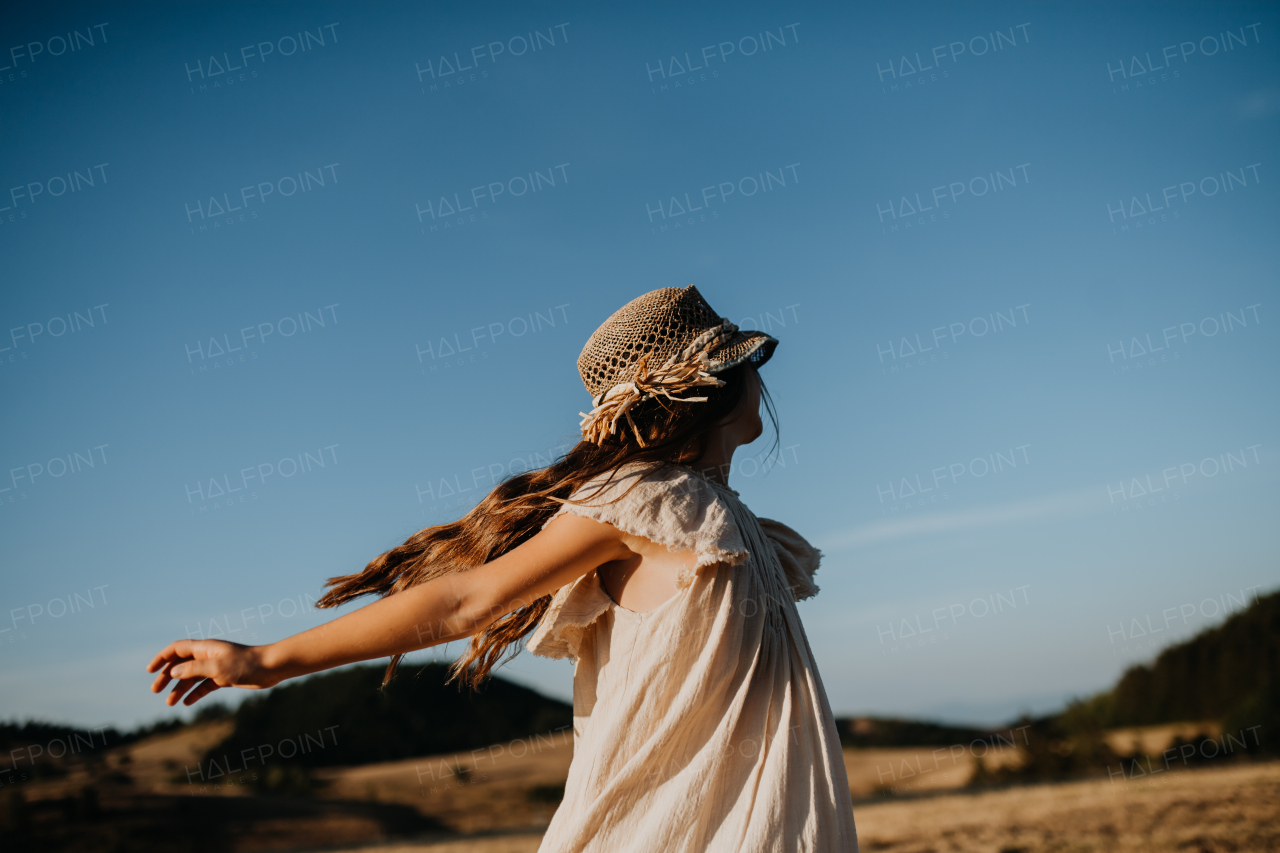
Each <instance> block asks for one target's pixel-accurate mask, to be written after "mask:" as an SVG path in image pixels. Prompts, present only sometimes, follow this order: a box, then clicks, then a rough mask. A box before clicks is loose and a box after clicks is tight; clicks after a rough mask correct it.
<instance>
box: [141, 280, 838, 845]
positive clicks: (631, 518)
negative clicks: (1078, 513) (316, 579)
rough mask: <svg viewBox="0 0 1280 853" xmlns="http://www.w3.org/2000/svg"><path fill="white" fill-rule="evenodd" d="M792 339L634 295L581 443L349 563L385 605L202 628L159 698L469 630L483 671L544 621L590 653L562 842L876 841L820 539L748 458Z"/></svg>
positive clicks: (612, 342) (166, 661) (471, 679)
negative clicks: (857, 822)
mask: <svg viewBox="0 0 1280 853" xmlns="http://www.w3.org/2000/svg"><path fill="white" fill-rule="evenodd" d="M777 343H778V342H777V341H776V340H775V339H774V338H773V337H771V336H770V335H767V334H765V333H763V332H751V331H740V330H739V329H738V328H737V326H735V325H733V324H732V323H730V322H729V321H728V320H727V319H725V318H722V317H720V316H719V315H718V314H716V312H715V311H713V310H712V308H711V306H710V305H708V304H707V302H706V301H705V300H704V299H703V298H702V296H701V294H699V293H698V291H697V289H696V288H694V287H693V285H689V286H688V287H686V288H682V289H679V288H664V289H662V290H656V291H653V292H651V293H647V294H645V295H644V296H641V297H639V298H637V299H635V300H633V301H631V302H630V303H628V304H627V305H625V306H623V307H622V308H621V309H620V310H619V311H618V312H617V313H615V314H614V315H613V316H612V317H610V318H609V319H608V320H607V321H606V322H605V323H604V324H603V325H602V326H601V327H600V328H599V329H597V330H596V331H595V333H594V334H592V336H591V338H590V340H588V341H587V345H586V347H585V349H584V350H583V352H582V355H581V356H580V357H579V359H578V369H579V372H580V373H581V375H582V380H583V383H584V384H585V385H586V387H587V390H588V391H589V392H591V393H592V394H593V395H594V397H593V403H594V408H593V409H592V410H591V412H589V413H583V414H582V424H581V426H582V431H583V436H584V440H583V441H582V442H580V443H579V444H578V445H577V446H575V447H574V448H573V449H572V450H571V451H570V452H569V453H568V454H567V455H566V456H565V457H564V458H562V459H560V460H559V461H558V462H556V463H555V464H553V465H551V466H550V467H548V468H546V469H543V470H539V471H529V472H526V473H524V474H520V475H519V476H515V477H512V478H510V479H509V480H507V481H505V482H504V483H502V484H501V485H499V486H498V487H497V488H495V489H494V490H493V492H492V493H490V494H489V495H488V496H487V497H486V498H485V499H484V500H482V501H481V502H480V503H479V505H477V506H476V507H475V509H473V510H471V512H469V513H468V514H467V515H466V516H465V517H464V518H462V519H461V520H459V521H456V522H454V523H452V524H445V525H441V526H438V527H429V528H427V529H425V530H422V531H420V532H418V533H417V534H415V535H414V536H412V537H410V538H409V540H408V541H406V542H405V543H404V544H403V545H401V546H399V547H398V548H394V549H392V550H391V551H388V552H387V553H385V554H383V555H382V556H380V557H378V558H377V559H376V560H374V561H373V562H371V563H370V564H369V565H368V566H367V567H366V568H365V570H364V571H363V572H360V573H359V574H355V575H348V576H345V577H337V578H331V579H330V580H329V581H328V585H329V586H330V587H332V588H331V589H330V590H329V592H328V593H327V594H326V595H325V596H324V598H322V599H321V600H320V602H319V604H320V605H321V606H329V607H331V606H334V605H338V604H342V603H343V602H346V601H349V600H351V599H353V598H356V597H358V596H362V595H367V594H369V593H377V594H379V595H381V596H382V598H381V599H380V600H379V601H376V602H374V603H372V604H370V605H368V606H366V607H364V608H362V609H360V610H356V611H354V612H352V613H348V614H347V615H345V616H342V617H341V618H339V619H335V620H333V621H332V622H329V623H328V624H325V625H321V626H319V627H316V628H312V629H311V630H309V631H305V632H303V633H301V634H297V635H295V636H293V637H289V638H287V639H285V640H281V641H280V642H277V643H271V644H268V645H265V646H244V645H239V644H237V643H228V642H223V641H220V640H179V641H178V642H176V643H172V644H171V645H170V646H169V647H168V648H166V649H165V650H164V651H162V652H160V654H158V655H157V656H156V657H155V659H154V660H152V661H151V664H150V665H149V666H148V668H147V669H148V671H149V672H158V673H159V674H158V676H157V677H156V680H155V683H154V684H153V685H152V690H153V691H154V692H157V693H158V692H160V691H162V690H163V689H164V688H165V687H166V685H168V684H169V682H171V681H173V682H175V684H174V687H173V690H172V692H170V693H169V696H168V698H167V700H166V701H167V703H168V704H169V705H175V704H177V703H178V702H179V701H182V702H183V703H184V704H187V705H190V704H192V703H193V702H195V701H197V700H199V699H200V698H202V697H204V696H207V695H208V694H209V693H211V692H212V691H214V690H217V689H218V688H220V687H245V688H265V687H271V686H273V685H275V684H279V683H280V682H281V681H283V680H285V679H286V678H296V677H298V676H300V675H306V674H308V673H313V672H318V671H320V670H323V669H328V668H330V667H335V666H341V665H343V664H348V663H354V662H356V661H364V660H371V659H374V658H380V657H386V656H390V657H391V664H390V666H389V667H388V668H387V675H386V680H387V681H389V680H390V678H391V676H392V674H393V673H394V670H395V667H396V665H397V663H398V662H399V660H400V658H401V657H402V656H403V655H404V654H406V653H407V652H410V651H414V650H416V649H424V648H428V647H430V646H434V645H437V644H440V643H447V642H449V641H450V640H456V639H460V638H464V637H471V638H472V640H471V644H470V646H469V648H468V650H467V652H466V653H465V654H464V655H463V656H462V657H460V658H459V659H458V661H457V662H456V663H455V664H454V665H453V675H454V677H455V678H458V679H460V680H461V681H463V682H466V683H469V684H471V685H472V686H475V685H477V684H478V683H480V682H481V681H482V680H483V679H484V678H485V677H487V676H488V674H489V673H490V672H491V670H492V669H493V668H494V667H495V666H496V665H497V664H498V663H500V662H501V658H502V656H503V654H504V652H505V651H507V650H508V649H509V648H512V647H513V646H514V644H516V643H518V642H519V641H520V640H521V639H523V638H524V637H525V636H526V635H531V636H529V639H528V641H527V643H526V648H528V649H529V651H531V652H533V653H534V654H537V655H543V656H546V657H552V658H570V659H572V660H574V662H575V669H574V689H573V713H574V754H573V762H572V765H571V767H570V770H569V778H568V781H567V782H566V784H565V796H564V801H563V802H562V803H561V805H560V808H559V809H558V810H557V811H556V814H555V817H554V818H553V819H552V821H551V824H550V826H549V827H548V829H547V832H546V835H545V837H544V839H543V842H542V846H541V848H540V850H541V851H556V853H560V852H561V851H566V853H567V852H568V851H573V853H585V851H608V853H619V851H637V853H640V851H646V853H647V852H648V851H689V853H692V851H726V853H729V851H733V853H737V851H784V850H785V851H792V850H813V851H818V850H821V851H850V850H852V851H856V850H857V844H858V842H857V837H856V834H855V830H854V822H853V808H852V800H851V798H850V795H849V787H848V781H847V779H846V776H845V768H844V761H843V757H842V753H841V748H840V740H839V736H838V733H837V731H836V726H835V720H834V718H833V716H832V713H831V708H830V706H829V704H828V702H827V697H826V692H825V690H824V689H823V686H822V681H821V679H820V678H819V677H818V671H817V668H816V666H815V665H814V661H813V654H812V652H811V650H810V649H809V643H808V640H807V639H806V637H805V633H804V629H803V627H802V626H801V624H800V618H799V615H798V613H797V611H796V606H795V602H796V601H798V600H800V599H803V598H808V597H809V596H812V595H814V594H815V593H816V592H817V591H818V588H817V587H816V586H815V585H814V583H813V580H812V577H813V574H814V572H815V571H816V570H817V567H818V562H819V558H820V556H821V555H820V553H819V552H818V550H817V549H815V548H814V547H813V546H811V545H810V544H809V543H808V542H806V541H805V540H804V539H803V538H802V537H801V536H800V535H799V534H797V533H796V532H795V531H794V530H792V529H791V528H789V527H787V526H786V525H783V524H780V523H779V522H776V521H771V520H769V519H759V518H756V516H755V515H753V514H752V512H751V511H750V510H749V509H747V507H746V506H745V505H744V504H743V503H742V502H741V501H740V500H739V499H738V492H736V491H735V490H733V489H731V488H729V486H728V483H727V479H726V473H725V472H726V471H727V470H728V469H729V467H730V465H731V463H732V459H733V453H734V450H735V449H737V448H738V447H739V446H741V445H744V444H749V443H750V442H752V441H754V440H755V439H756V438H758V437H759V436H760V434H761V433H762V432H763V429H764V426H763V423H762V422H761V419H760V411H759V409H760V402H761V393H762V391H763V390H764V389H763V384H762V382H761V380H760V378H759V374H758V373H757V367H758V366H760V365H762V364H764V363H765V362H766V361H768V360H769V358H770V357H771V356H772V354H773V350H774V347H775V346H776V345H777ZM765 401H766V407H767V408H768V410H769V414H770V417H771V419H772V418H773V409H772V405H771V403H770V402H769V401H768V397H767V392H766V396H765ZM774 425H775V428H776V419H775V424H774ZM514 651H518V646H517V647H514V649H513V651H512V653H514ZM384 683H385V682H384Z"/></svg>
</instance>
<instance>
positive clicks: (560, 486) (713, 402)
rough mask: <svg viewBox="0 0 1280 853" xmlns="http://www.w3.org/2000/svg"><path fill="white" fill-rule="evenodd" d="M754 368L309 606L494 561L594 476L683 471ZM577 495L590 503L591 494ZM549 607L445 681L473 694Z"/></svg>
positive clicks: (493, 502)
mask: <svg viewBox="0 0 1280 853" xmlns="http://www.w3.org/2000/svg"><path fill="white" fill-rule="evenodd" d="M755 369H756V368H755V366H754V365H753V364H751V363H749V362H744V363H743V364H740V365H738V366H736V367H732V368H730V369H729V370H726V371H724V372H722V373H720V374H718V378H720V379H723V380H724V382H725V384H724V385H722V386H719V387H701V388H695V389H692V390H690V391H689V392H687V393H685V394H682V395H680V396H689V397H695V396H705V397H707V398H708V399H707V400H706V402H680V401H678V400H668V399H664V398H661V397H659V398H655V399H649V400H645V401H644V402H642V403H640V404H639V405H637V406H636V407H635V408H634V409H632V410H631V415H632V418H633V420H634V421H635V424H636V427H637V428H638V429H639V430H640V433H641V435H642V436H643V437H644V440H645V444H646V445H647V446H646V447H641V446H640V445H639V444H638V443H637V441H636V438H635V436H634V435H633V434H632V433H631V430H630V429H629V428H628V425H627V424H626V422H625V419H624V420H623V421H622V422H620V423H619V424H618V427H619V430H618V432H617V433H615V434H614V435H612V436H610V437H609V438H608V439H607V440H606V441H605V442H604V443H603V444H601V445H596V444H592V443H591V442H588V441H580V442H578V444H576V445H575V446H574V447H573V449H571V450H570V451H569V452H568V453H566V454H565V455H564V456H562V457H561V458H560V459H558V460H556V461H555V462H554V463H552V464H551V465H549V466H547V467H546V468H539V469H535V470H532V471H526V472H524V473H521V474H516V475H514V476H512V477H509V478H507V479H506V480H504V481H503V482H501V483H499V484H498V485H497V486H496V487H495V488H494V489H493V491H491V492H490V493H489V494H488V495H487V496H485V498H484V499H483V500H481V501H480V503H478V504H477V505H476V506H475V507H474V508H473V509H472V510H471V511H470V512H468V513H467V514H466V515H465V516H463V517H462V518H460V519H458V520H457V521H454V522H450V523H449V524H440V525H436V526H434V527H427V528H424V529H423V530H419V531H418V532H417V533H415V534H413V535H412V536H410V537H409V538H408V539H407V540H405V542H404V544H402V545H400V546H398V547H396V548H392V549H391V550H390V551H388V552H386V553H385V554H382V555H381V556H379V557H378V558H377V559H375V560H373V561H372V562H371V563H369V565H368V566H366V567H365V569H364V571H362V572H359V573H358V574H353V575H343V576H341V577H334V578H330V579H329V580H328V581H326V583H325V585H326V586H328V587H332V589H330V590H329V591H328V592H327V593H325V595H324V597H323V598H321V599H320V600H319V601H318V602H317V603H316V604H317V606H318V607H336V606H338V605H340V604H345V603H346V602H348V601H351V600H352V599H355V598H359V597H360V596H362V595H370V594H374V593H376V594H379V595H382V596H387V595H392V594H394V593H397V592H400V591H402V590H405V589H408V588H409V587H411V586H416V585H417V584H420V583H424V582H426V581H429V580H432V579H434V578H438V577H441V576H443V575H447V574H449V573H451V572H463V571H466V570H467V569H471V568H475V567H476V566H480V565H483V564H484V563H487V562H489V561H490V560H493V559H496V558H497V557H500V556H502V555H503V554H505V553H506V552H508V551H510V550H511V549H512V548H515V547H516V546H518V545H520V544H521V543H523V542H525V541H526V540H528V539H530V538H532V537H533V535H534V534H536V533H537V532H538V531H539V530H540V529H541V528H542V525H543V524H545V523H546V522H547V520H548V519H550V518H551V516H552V515H554V514H555V512H556V510H558V509H559V508H560V506H561V502H562V501H564V500H565V499H567V498H569V497H570V495H572V494H573V493H574V491H575V490H576V489H577V488H578V487H579V486H581V485H583V484H584V483H586V482H587V481H588V480H591V479H592V478H593V477H596V476H599V475H602V474H607V473H610V472H616V471H617V469H618V468H619V467H620V466H622V465H623V464H626V463H628V462H642V463H652V468H655V469H656V468H659V467H661V466H662V465H663V464H666V463H672V462H674V463H678V464H690V463H691V462H693V461H695V460H697V459H699V458H701V457H702V455H703V452H704V451H705V449H706V441H707V434H708V433H709V432H710V431H711V430H712V429H713V428H715V427H716V426H719V425H721V424H723V423H726V422H728V421H729V420H730V419H731V418H732V417H733V416H734V414H735V413H736V412H737V410H738V406H739V405H740V404H742V403H743V400H744V399H745V398H746V396H747V391H748V376H749V374H748V372H749V371H750V372H755ZM757 376H758V374H757ZM760 398H761V401H762V402H763V404H764V407H765V410H766V411H767V413H768V415H769V420H770V421H771V422H772V424H773V430H774V443H773V446H772V447H771V448H770V453H772V452H773V451H774V450H776V448H777V446H778V435H777V432H778V419H777V414H776V412H775V411H774V407H773V400H772V398H771V397H770V396H769V392H768V389H767V388H765V387H764V382H763V381H761V382H760ZM608 479H610V480H611V479H612V477H610V478H608ZM585 497H586V498H588V499H589V498H590V495H586V496H585ZM550 603H551V596H550V595H546V596H543V597H542V598H539V599H537V600H536V601H534V602H532V603H531V604H528V605H526V606H524V607H521V608H519V609H518V610H515V611H513V612H511V613H509V614H507V615H506V616H504V617H502V618H501V619H498V620H497V621H496V622H494V623H493V624H492V625H490V626H489V627H488V628H487V629H485V630H484V631H483V632H481V633H479V634H476V635H474V636H473V637H472V639H471V644H470V646H469V648H468V649H467V652H466V654H464V655H462V656H461V657H459V658H458V660H457V661H455V662H454V664H453V666H452V667H451V669H450V680H451V681H452V680H458V681H459V684H460V685H461V684H467V685H469V686H471V687H472V688H475V687H477V686H479V685H480V684H481V683H482V682H483V681H484V680H485V679H486V678H488V676H489V674H490V672H491V671H492V670H493V669H494V667H496V666H498V665H499V664H500V663H502V662H503V659H504V655H506V659H510V658H511V657H514V656H515V655H516V654H517V653H518V652H519V650H520V647H519V646H518V645H516V644H517V643H518V642H519V641H520V640H521V639H522V638H523V637H524V636H525V635H527V634H528V633H529V632H530V631H532V630H533V629H534V628H536V627H537V625H538V622H539V621H540V620H541V619H542V617H543V616H544V615H545V614H546V612H547V607H548V606H549V605H550ZM508 652H509V653H508ZM400 658H401V655H395V656H393V657H392V658H391V663H390V665H388V667H387V672H386V676H385V677H384V678H383V686H386V685H387V684H388V683H389V682H390V681H391V677H392V676H393V675H394V674H395V670H396V667H397V665H398V664H399V663H400Z"/></svg>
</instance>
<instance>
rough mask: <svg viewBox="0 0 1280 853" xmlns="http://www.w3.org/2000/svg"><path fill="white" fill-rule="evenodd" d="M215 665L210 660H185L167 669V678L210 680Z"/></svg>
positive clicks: (176, 662)
mask: <svg viewBox="0 0 1280 853" xmlns="http://www.w3.org/2000/svg"><path fill="white" fill-rule="evenodd" d="M214 669H215V663H214V662H213V661H211V660H192V659H190V658H187V659H186V660H180V661H175V662H174V664H173V666H171V667H169V676H170V677H171V678H183V679H186V678H212V677H213V676H214Z"/></svg>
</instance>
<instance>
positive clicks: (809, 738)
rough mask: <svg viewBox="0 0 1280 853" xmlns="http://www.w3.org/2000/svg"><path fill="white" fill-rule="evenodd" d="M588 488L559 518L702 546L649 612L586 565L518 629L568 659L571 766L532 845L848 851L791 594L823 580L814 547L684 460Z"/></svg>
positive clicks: (830, 731) (851, 835)
mask: <svg viewBox="0 0 1280 853" xmlns="http://www.w3.org/2000/svg"><path fill="white" fill-rule="evenodd" d="M603 479H604V478H603V477H601V478H599V480H601V481H602V480H603ZM637 480H638V481H639V482H636V481H637ZM633 483H634V484H635V487H634V488H633V489H632V490H631V492H630V494H628V495H626V496H625V497H623V498H622V499H621V500H619V501H617V502H614V503H609V502H608V501H610V500H611V499H612V498H614V497H616V496H617V495H619V494H621V493H622V492H624V491H626V490H627V488H629V487H631V486H632V484H633ZM596 488H597V486H596V485H595V484H594V483H588V484H586V485H584V486H583V487H582V488H581V489H579V490H578V491H577V492H575V493H574V497H573V499H574V500H584V501H587V502H589V503H590V504H591V505H590V506H583V505H571V504H566V505H564V506H562V507H561V509H560V510H559V512H557V513H556V515H559V514H560V513H561V512H572V513H574V514H576V515H583V516H586V517H588V518H593V519H596V520H598V521H605V522H608V523H610V524H612V525H614V526H615V527H617V528H619V529H620V530H623V531H625V532H627V533H631V534H634V535H639V536H643V537H645V538H647V539H649V540H651V541H653V542H656V543H659V544H664V545H666V546H667V547H668V548H670V549H671V550H672V551H694V552H696V553H697V560H696V566H695V567H694V568H689V569H685V570H683V571H682V572H681V573H680V575H679V576H678V578H677V586H678V588H679V591H678V592H677V593H676V594H675V595H674V596H672V597H671V598H670V599H668V600H667V601H665V602H663V603H662V604H661V605H659V606H658V607H657V608H655V609H653V610H650V611H648V612H645V613H634V612H632V611H629V610H626V609H624V608H622V607H619V606H618V605H617V604H615V603H614V602H613V600H612V599H611V598H610V597H609V595H608V594H607V593H606V592H605V591H604V589H603V588H602V587H601V585H600V580H599V576H598V575H597V574H596V572H594V571H593V572H590V573H588V574H586V575H584V576H583V577H581V578H579V579H578V580H576V581H574V582H573V583H571V584H567V585H566V586H564V587H561V588H560V589H559V590H558V591H557V592H556V593H555V595H554V597H553V599H552V604H551V608H550V609H549V610H548V612H547V614H546V616H545V617H544V618H543V620H542V622H541V624H540V625H539V626H538V628H537V630H536V631H535V632H534V633H533V635H532V636H531V637H530V638H529V641H528V643H527V648H528V649H529V651H531V652H533V653H534V654H537V655H542V656H544V657H551V658H571V659H573V660H575V662H576V666H575V669H574V685H573V715H574V754H573V762H572V764H571V766H570V768H569V778H568V781H567V782H566V784H565V795H564V801H563V802H562V803H561V804H560V807H559V809H558V810H557V811H556V813H555V817H554V818H553V819H552V821H551V824H550V826H549V827H548V828H547V832H546V835H545V837H544V838H543V841H542V846H541V847H539V853H570V851H572V853H586V851H601V853H628V852H629V851H635V853H659V851H661V853H676V851H682V852H683V851H687V853H694V851H698V853H702V852H703V851H724V853H744V851H751V853H754V851H799V850H804V851H833V853H834V851H842V853H843V851H856V850H857V849H858V840H857V834H856V832H855V828H854V821H853V803H852V800H851V798H850V796H849V783H848V779H847V777H846V775H845V767H844V760H843V756H842V753H841V747H840V738H839V735H838V733H837V731H836V725H835V719H834V717H833V716H832V713H831V707H830V705H829V703H828V702H827V696H826V691H825V690H824V689H823V686H822V680H821V679H820V678H819V676H818V670H817V667H816V666H815V664H814V661H813V652H812V651H811V650H810V648H809V641H808V639H807V638H806V637H805V633H804V628H803V627H802V626H801V624H800V616H799V614H798V612H797V611H796V606H795V602H796V601H798V600H800V599H803V598H808V597H810V596H812V595H814V594H815V593H817V591H818V588H817V587H816V586H815V585H814V583H813V580H812V577H813V573H814V572H815V571H816V570H817V568H818V562H819V559H820V557H821V554H820V552H819V551H818V550H817V549H816V548H814V547H813V546H812V545H810V544H809V543H808V542H806V541H805V540H804V539H803V538H802V537H801V536H800V535H799V534H797V533H796V532H795V531H794V530H792V529H791V528H789V527H787V526H786V525H784V524H780V523H779V522H776V521H771V520H769V519H757V518H756V517H755V515H754V514H752V512H751V510H749V509H747V507H746V506H745V505H744V504H743V503H742V502H741V501H740V500H739V499H738V493H737V492H736V491H734V490H733V489H730V488H728V487H726V486H721V485H719V484H718V483H715V482H713V481H711V480H709V479H707V478H705V477H703V476H702V475H700V474H698V473H696V472H694V471H693V470H692V469H690V468H686V467H684V466H677V465H667V466H664V467H663V468H661V469H659V470H658V471H656V472H651V473H649V474H643V473H642V470H641V466H638V465H636V464H634V463H633V464H629V465H625V466H623V468H622V469H621V470H620V471H619V472H618V474H617V475H616V476H615V481H614V483H613V484H612V485H610V486H608V487H606V489H605V490H604V491H600V492H597V491H596ZM553 517H554V516H553ZM548 523H549V522H548Z"/></svg>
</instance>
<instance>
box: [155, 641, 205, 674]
mask: <svg viewBox="0 0 1280 853" xmlns="http://www.w3.org/2000/svg"><path fill="white" fill-rule="evenodd" d="M195 650H196V646H195V643H194V642H193V641H191V640H175V641H174V642H172V643H170V644H169V645H167V646H165V647H164V649H163V650H161V652H160V654H158V655H156V656H155V657H154V658H152V659H151V663H149V664H147V672H155V671H156V670H157V669H159V668H160V667H161V666H163V665H164V662H165V661H171V660H175V659H177V658H191V657H195Z"/></svg>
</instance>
